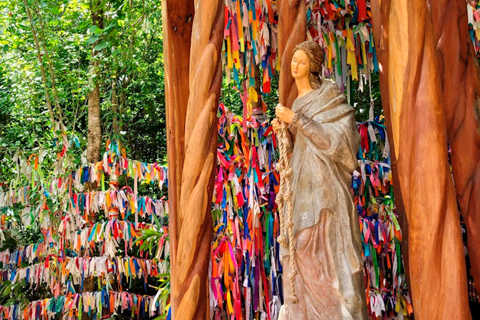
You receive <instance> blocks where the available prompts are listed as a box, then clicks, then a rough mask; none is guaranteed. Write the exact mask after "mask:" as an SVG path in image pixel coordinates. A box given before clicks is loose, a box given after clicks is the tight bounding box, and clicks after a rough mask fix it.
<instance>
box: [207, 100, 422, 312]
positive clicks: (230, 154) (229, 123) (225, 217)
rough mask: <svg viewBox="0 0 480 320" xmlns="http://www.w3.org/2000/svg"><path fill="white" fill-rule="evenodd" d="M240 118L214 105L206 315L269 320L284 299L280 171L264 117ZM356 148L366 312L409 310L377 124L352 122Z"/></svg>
mask: <svg viewBox="0 0 480 320" xmlns="http://www.w3.org/2000/svg"><path fill="white" fill-rule="evenodd" d="M243 124H244V122H243V119H242V117H240V116H236V115H234V114H233V113H231V112H230V111H228V109H227V108H226V107H225V106H223V105H222V106H220V117H219V129H218V130H219V144H218V167H217V176H216V180H215V194H214V199H213V202H214V208H215V210H214V211H213V212H214V225H215V227H214V241H213V244H212V252H211V253H212V256H211V259H212V261H211V264H212V265H211V276H210V285H211V310H212V315H211V318H212V319H248V320H250V319H273V320H276V319H277V317H278V311H279V307H280V306H281V303H282V301H283V295H282V284H281V281H282V267H281V265H280V261H279V258H278V248H279V247H278V244H277V242H276V237H277V236H278V231H279V220H278V214H277V208H276V204H275V194H276V192H278V182H279V176H278V173H277V171H275V162H276V155H275V150H276V147H277V146H276V140H275V136H274V134H273V132H272V128H271V127H270V126H269V124H268V123H267V122H265V123H258V122H256V120H255V119H252V121H251V122H248V123H247V128H246V130H244V126H243ZM358 129H359V132H360V134H361V137H362V140H361V148H360V150H359V153H358V159H359V167H358V169H357V170H356V171H355V172H354V174H353V178H352V192H353V195H354V202H355V205H356V207H357V210H358V214H359V222H360V229H361V234H362V242H363V258H364V268H365V269H364V270H365V285H366V295H367V305H368V311H369V313H370V315H371V317H372V319H382V320H383V319H402V318H408V317H409V316H411V314H412V312H413V310H412V304H411V300H410V296H409V293H408V288H407V285H406V278H405V269H404V267H403V260H402V255H401V251H400V242H401V240H402V232H401V230H400V226H399V224H398V220H397V216H396V211H395V205H394V195H393V188H392V181H391V170H390V157H389V144H388V138H387V135H386V130H385V127H384V125H383V124H381V123H378V122H374V121H369V122H365V123H361V124H359V125H358Z"/></svg>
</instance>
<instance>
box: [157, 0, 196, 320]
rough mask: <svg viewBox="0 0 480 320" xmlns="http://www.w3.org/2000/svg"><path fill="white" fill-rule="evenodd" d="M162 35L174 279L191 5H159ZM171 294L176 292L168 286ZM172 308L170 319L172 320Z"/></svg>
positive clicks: (171, 1) (169, 1)
mask: <svg viewBox="0 0 480 320" xmlns="http://www.w3.org/2000/svg"><path fill="white" fill-rule="evenodd" d="M162 14H163V32H164V38H163V39H164V43H163V48H164V58H165V100H166V101H165V104H166V112H167V156H168V184H169V186H168V198H169V206H170V208H169V209H170V221H169V223H170V227H169V238H170V274H171V279H174V278H175V275H176V272H175V261H176V252H177V243H178V228H177V219H176V217H177V216H178V212H179V199H180V186H181V182H182V168H183V161H184V159H185V151H184V147H185V146H184V134H185V119H186V114H187V104H188V94H189V85H188V79H189V72H188V71H189V68H188V66H189V59H188V57H189V56H190V41H191V37H192V25H193V16H194V5H193V1H176V0H165V1H163V10H162ZM170 286H171V291H172V292H176V291H177V290H178V289H177V287H176V286H175V282H174V281H171V283H170ZM175 311H176V309H175V308H172V313H173V314H172V318H173V319H175Z"/></svg>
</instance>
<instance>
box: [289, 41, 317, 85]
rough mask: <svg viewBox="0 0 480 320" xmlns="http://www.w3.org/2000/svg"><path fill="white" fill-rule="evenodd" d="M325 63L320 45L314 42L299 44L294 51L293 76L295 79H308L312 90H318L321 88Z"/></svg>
mask: <svg viewBox="0 0 480 320" xmlns="http://www.w3.org/2000/svg"><path fill="white" fill-rule="evenodd" d="M323 62H324V59H323V50H322V48H321V47H320V45H319V44H318V43H316V42H314V41H304V42H302V43H299V44H298V45H297V46H295V48H294V49H293V55H292V62H291V66H290V68H291V70H292V76H293V77H294V78H295V79H301V78H304V77H308V79H309V80H310V86H311V87H312V89H318V88H320V86H321V80H320V71H321V70H322V65H323Z"/></svg>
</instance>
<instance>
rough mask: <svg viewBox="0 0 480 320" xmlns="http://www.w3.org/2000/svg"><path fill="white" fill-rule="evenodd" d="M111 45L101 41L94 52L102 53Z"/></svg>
mask: <svg viewBox="0 0 480 320" xmlns="http://www.w3.org/2000/svg"><path fill="white" fill-rule="evenodd" d="M108 45H109V43H108V42H107V41H105V40H102V41H100V42H99V43H98V44H97V45H96V46H95V47H94V48H93V50H96V51H100V50H102V49H105V48H106V47H107V46H108Z"/></svg>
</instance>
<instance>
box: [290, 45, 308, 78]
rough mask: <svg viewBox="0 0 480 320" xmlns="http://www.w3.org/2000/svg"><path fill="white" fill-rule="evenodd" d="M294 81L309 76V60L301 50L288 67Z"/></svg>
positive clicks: (295, 54)
mask: <svg viewBox="0 0 480 320" xmlns="http://www.w3.org/2000/svg"><path fill="white" fill-rule="evenodd" d="M290 68H291V70H292V76H293V78H294V79H302V78H305V77H307V78H308V75H309V74H310V59H309V58H308V56H307V54H306V53H305V52H304V51H303V50H297V51H296V52H295V53H294V55H293V57H292V63H291V66H290Z"/></svg>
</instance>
